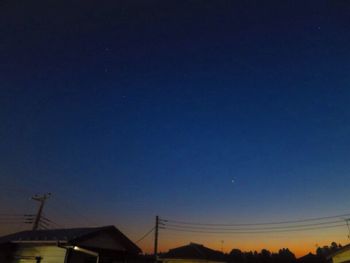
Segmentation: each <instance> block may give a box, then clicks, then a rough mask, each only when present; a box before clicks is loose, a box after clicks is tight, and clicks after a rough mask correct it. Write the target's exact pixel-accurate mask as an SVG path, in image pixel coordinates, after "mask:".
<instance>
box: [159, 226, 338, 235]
mask: <svg viewBox="0 0 350 263" xmlns="http://www.w3.org/2000/svg"><path fill="white" fill-rule="evenodd" d="M336 227H344V224H338V225H332V226H320V227H309V228H298V229H282V230H267V231H266V230H265V231H264V230H261V231H204V230H192V229H183V228H176V227H166V226H165V227H162V229H165V230H173V231H180V232H190V233H206V234H268V233H278V232H293V231H310V230H316V229H327V228H336Z"/></svg>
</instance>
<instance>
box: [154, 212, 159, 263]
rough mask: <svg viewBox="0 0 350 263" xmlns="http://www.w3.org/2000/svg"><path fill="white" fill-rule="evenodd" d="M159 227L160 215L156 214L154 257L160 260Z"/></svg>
mask: <svg viewBox="0 0 350 263" xmlns="http://www.w3.org/2000/svg"><path fill="white" fill-rule="evenodd" d="M158 228H159V216H156V226H155V228H154V229H155V231H154V259H155V262H157V260H158Z"/></svg>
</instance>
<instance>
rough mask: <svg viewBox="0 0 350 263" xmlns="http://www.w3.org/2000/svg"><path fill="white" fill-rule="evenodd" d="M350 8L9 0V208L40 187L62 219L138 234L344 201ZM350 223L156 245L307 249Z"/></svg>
mask: <svg viewBox="0 0 350 263" xmlns="http://www.w3.org/2000/svg"><path fill="white" fill-rule="evenodd" d="M349 12H350V4H349V2H348V1H345V0H344V1H343V0H332V1H253V0H251V1H195V0H188V1H98V2H97V1H86V0H84V1H62V0H59V1H58V0H57V1H42V0H39V1H35V2H31V1H24V0H23V1H19V0H6V1H2V2H1V4H0V32H1V41H0V145H1V147H0V213H16V214H18V213H34V212H35V211H36V205H37V204H35V203H34V202H33V201H31V200H30V197H31V196H32V195H33V194H36V193H44V192H51V193H53V196H52V198H51V199H50V200H49V201H48V203H47V206H46V208H45V209H46V210H45V213H46V215H47V216H48V217H49V218H51V219H54V220H55V221H56V222H58V223H60V224H62V225H63V226H87V225H105V224H115V225H116V226H117V227H119V228H120V229H121V230H122V231H123V232H125V233H126V234H127V235H128V236H129V237H131V238H132V239H133V240H136V239H138V238H139V237H140V236H142V234H144V233H145V232H146V231H147V230H148V229H150V228H151V227H152V226H153V224H154V216H155V215H157V214H158V215H160V216H162V217H165V218H172V219H178V220H187V221H201V222H214V223H218V222H219V223H228V222H231V223H232V222H260V221H276V220H277V221H279V220H291V219H299V218H309V217H315V216H328V215H334V214H341V213H347V212H350V198H349V189H350V180H349V176H350V164H349V161H350V158H349V156H350V136H349V134H350V123H349V119H350V106H349V101H350V87H349V83H350V74H349V72H350V62H349V61H350V49H349V43H350V16H349ZM232 180H234V181H235V182H234V183H232ZM23 228H25V226H22V225H18V226H13V225H11V226H1V231H2V232H1V233H7V232H13V231H15V230H19V229H23ZM346 235H347V230H346V228H345V227H344V229H336V230H332V231H329V230H327V231H318V232H310V233H299V234H295V233H291V234H278V235H277V234H276V235H266V236H258V237H256V236H254V237H252V236H243V237H237V236H229V237H228V236H224V237H222V236H217V235H216V236H215V235H211V236H203V235H193V234H191V235H188V234H183V233H182V234H181V233H174V234H173V233H165V232H161V239H160V247H161V249H162V250H166V249H168V248H170V247H174V246H176V245H182V244H184V243H187V242H189V241H194V242H199V243H203V244H206V245H208V246H211V247H213V248H216V249H219V248H220V247H221V243H220V241H221V240H225V243H224V244H225V250H227V251H229V250H230V249H231V248H233V247H238V248H241V249H243V250H250V249H261V248H263V247H265V248H270V249H272V250H276V249H277V248H280V247H287V246H288V247H290V248H291V249H292V250H294V251H296V252H297V253H299V254H300V255H301V254H302V253H304V252H306V251H308V250H314V249H315V244H316V243H318V244H321V245H323V244H326V243H329V242H330V241H333V240H335V241H341V242H343V243H344V242H347V241H346ZM151 242H152V238H148V239H146V240H145V241H143V243H140V244H139V245H140V246H141V247H142V248H143V249H144V250H145V251H150V250H151V247H152V243H151Z"/></svg>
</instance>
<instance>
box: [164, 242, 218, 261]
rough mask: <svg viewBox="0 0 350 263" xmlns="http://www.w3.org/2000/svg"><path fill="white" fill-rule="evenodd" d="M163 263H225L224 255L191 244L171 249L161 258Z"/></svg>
mask: <svg viewBox="0 0 350 263" xmlns="http://www.w3.org/2000/svg"><path fill="white" fill-rule="evenodd" d="M159 260H160V261H162V262H163V263H216V262H224V261H225V259H224V254H223V253H222V252H220V251H217V250H213V249H210V248H207V247H205V246H203V245H200V244H196V243H190V244H188V245H186V246H182V247H177V248H173V249H170V250H169V251H168V252H167V253H165V254H162V255H161V256H160V258H159Z"/></svg>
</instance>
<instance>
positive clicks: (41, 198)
mask: <svg viewBox="0 0 350 263" xmlns="http://www.w3.org/2000/svg"><path fill="white" fill-rule="evenodd" d="M50 196H51V193H47V194H44V195H34V196H33V197H32V199H33V200H34V201H37V202H40V206H39V209H38V212H37V214H36V217H35V221H34V224H33V228H32V230H33V231H35V230H38V227H39V223H40V220H41V216H42V213H43V209H44V205H45V201H46V200H47V199H49V198H50Z"/></svg>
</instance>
